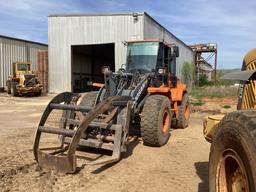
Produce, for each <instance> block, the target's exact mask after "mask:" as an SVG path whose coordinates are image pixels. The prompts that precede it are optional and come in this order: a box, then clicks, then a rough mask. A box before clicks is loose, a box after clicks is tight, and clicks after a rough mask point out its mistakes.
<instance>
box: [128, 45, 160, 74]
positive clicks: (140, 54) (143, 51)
mask: <svg viewBox="0 0 256 192" xmlns="http://www.w3.org/2000/svg"><path fill="white" fill-rule="evenodd" d="M158 47H159V43H158V42H135V43H128V48H127V66H126V70H127V71H129V72H132V71H136V70H138V69H139V70H142V71H151V70H152V69H155V68H156V62H157V54H158Z"/></svg>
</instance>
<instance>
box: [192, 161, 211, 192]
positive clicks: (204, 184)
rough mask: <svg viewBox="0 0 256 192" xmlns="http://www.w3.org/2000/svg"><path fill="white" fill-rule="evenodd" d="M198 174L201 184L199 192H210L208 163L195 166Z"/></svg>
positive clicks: (199, 163)
mask: <svg viewBox="0 0 256 192" xmlns="http://www.w3.org/2000/svg"><path fill="white" fill-rule="evenodd" d="M194 166H195V169H196V173H197V175H198V176H199V177H200V179H201V182H200V183H199V184H198V192H207V191H209V185H208V181H209V180H208V162H196V163H195V164H194Z"/></svg>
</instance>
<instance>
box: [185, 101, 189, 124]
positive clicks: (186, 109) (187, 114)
mask: <svg viewBox="0 0 256 192" xmlns="http://www.w3.org/2000/svg"><path fill="white" fill-rule="evenodd" d="M189 113H190V112H189V106H188V104H187V105H186V108H185V113H184V115H185V119H186V120H187V121H188V120H189Z"/></svg>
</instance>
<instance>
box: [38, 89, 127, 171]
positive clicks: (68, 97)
mask: <svg viewBox="0 0 256 192" xmlns="http://www.w3.org/2000/svg"><path fill="white" fill-rule="evenodd" d="M74 97H76V95H75V94H73V93H69V92H65V93H61V94H59V95H57V96H56V97H54V98H53V99H52V101H51V102H50V103H49V104H48V106H47V107H46V109H45V111H44V113H43V116H42V118H41V120H40V122H39V126H38V129H37V131H36V135H35V142H34V156H35V159H36V161H37V162H38V164H39V165H40V166H41V167H46V168H55V169H57V170H58V171H61V172H64V173H74V172H75V171H76V167H77V165H76V155H75V152H76V150H77V147H78V146H87V147H94V148H99V149H107V150H111V151H113V153H112V156H110V157H105V158H100V159H98V160H95V161H92V162H89V163H87V164H90V165H95V164H106V163H112V162H116V161H119V159H120V154H121V152H122V151H124V150H125V142H126V137H127V135H128V129H129V127H128V126H129V122H128V121H129V119H130V117H129V115H130V107H131V102H130V101H128V102H127V105H126V106H125V107H123V108H122V107H120V106H113V102H114V101H115V100H116V99H120V97H119V96H113V97H108V98H107V99H105V100H103V101H102V102H100V103H99V104H98V105H96V106H95V108H86V107H83V106H78V105H74V104H72V100H73V99H74ZM63 103H64V104H63ZM53 109H57V110H64V111H66V112H67V111H69V112H75V113H80V115H81V114H85V113H86V115H82V117H81V119H80V120H77V119H74V118H70V116H68V115H67V114H68V113H63V114H66V115H62V119H61V122H60V127H59V128H51V127H45V126H44V125H45V123H46V120H47V118H48V117H49V115H50V113H51V112H52V110H53ZM109 109H112V113H109V115H106V118H105V119H107V121H108V122H106V121H105V122H104V121H103V122H99V121H94V120H95V119H96V118H97V117H98V116H99V115H101V114H103V113H105V112H106V111H108V110H109ZM122 110H125V112H126V113H125V115H123V116H122V117H119V116H118V114H119V113H120V111H122ZM82 112H83V113H82ZM114 113H115V114H114ZM114 116H115V117H117V119H119V120H117V121H119V122H122V124H120V123H117V124H115V123H116V122H114V121H112V120H113V118H114ZM111 118H112V119H111ZM120 118H121V119H120ZM70 125H72V126H73V127H76V129H69V128H68V127H70ZM89 127H90V128H98V129H105V130H109V131H112V132H114V136H113V137H111V136H98V137H97V138H86V137H85V136H86V131H87V129H88V128H89ZM42 133H50V134H57V135H61V136H62V143H61V146H60V147H59V148H56V147H55V148H45V149H43V148H39V144H40V138H41V134H42ZM103 139H105V140H108V141H111V142H103Z"/></svg>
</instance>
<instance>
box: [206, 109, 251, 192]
mask: <svg viewBox="0 0 256 192" xmlns="http://www.w3.org/2000/svg"><path fill="white" fill-rule="evenodd" d="M255 120H256V111H253V110H250V111H237V112H233V113H230V114H228V115H226V116H225V117H224V118H223V119H222V121H221V122H220V124H219V126H218V130H217V132H216V134H215V136H214V138H213V142H212V145H211V151H210V159H209V189H210V190H209V191H210V192H220V191H224V192H225V191H227V192H229V191H231V192H232V191H242V190H241V189H245V190H243V191H247V192H254V191H256V155H255V154H256V121H255Z"/></svg>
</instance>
